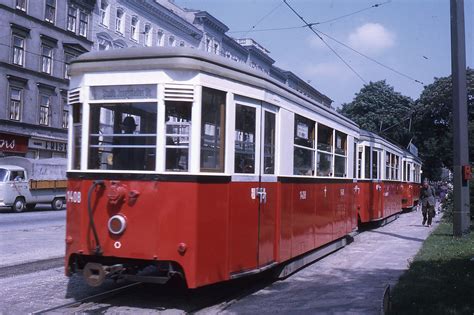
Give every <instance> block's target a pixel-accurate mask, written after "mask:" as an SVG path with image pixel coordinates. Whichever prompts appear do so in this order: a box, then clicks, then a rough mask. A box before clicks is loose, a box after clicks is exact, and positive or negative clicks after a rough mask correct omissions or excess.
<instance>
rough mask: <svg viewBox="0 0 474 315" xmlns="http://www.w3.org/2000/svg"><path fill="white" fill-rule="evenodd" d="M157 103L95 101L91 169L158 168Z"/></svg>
mask: <svg viewBox="0 0 474 315" xmlns="http://www.w3.org/2000/svg"><path fill="white" fill-rule="evenodd" d="M156 107H157V106H156V103H119V104H93V105H91V114H90V122H89V125H90V134H89V164H88V168H89V169H101V170H133V171H152V170H155V156H156Z"/></svg>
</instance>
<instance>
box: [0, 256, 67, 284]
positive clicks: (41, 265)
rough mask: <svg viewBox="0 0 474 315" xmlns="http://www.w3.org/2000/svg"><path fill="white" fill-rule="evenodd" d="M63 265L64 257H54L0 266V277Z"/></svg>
mask: <svg viewBox="0 0 474 315" xmlns="http://www.w3.org/2000/svg"><path fill="white" fill-rule="evenodd" d="M62 266H64V257H54V258H48V259H42V260H35V261H31V262H25V263H20V264H16V265H8V266H4V267H0V279H2V278H8V277H15V276H20V275H24V274H29V273H34V272H38V271H43V270H48V269H53V268H59V267H62Z"/></svg>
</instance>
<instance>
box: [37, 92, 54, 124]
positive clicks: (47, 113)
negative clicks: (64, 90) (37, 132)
mask: <svg viewBox="0 0 474 315" xmlns="http://www.w3.org/2000/svg"><path fill="white" fill-rule="evenodd" d="M51 98H52V97H51V94H47V93H44V92H40V93H39V100H38V103H39V121H38V123H39V125H41V126H50V125H51ZM44 99H47V100H48V101H47V103H46V104H43V103H42V102H43V100H44Z"/></svg>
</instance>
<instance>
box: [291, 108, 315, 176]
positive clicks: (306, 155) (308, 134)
mask: <svg viewBox="0 0 474 315" xmlns="http://www.w3.org/2000/svg"><path fill="white" fill-rule="evenodd" d="M314 132H315V122H314V121H312V120H310V119H307V118H305V117H302V116H299V115H295V128H294V139H295V140H294V150H293V174H294V175H309V176H312V175H314V153H315V152H314V140H315V135H314Z"/></svg>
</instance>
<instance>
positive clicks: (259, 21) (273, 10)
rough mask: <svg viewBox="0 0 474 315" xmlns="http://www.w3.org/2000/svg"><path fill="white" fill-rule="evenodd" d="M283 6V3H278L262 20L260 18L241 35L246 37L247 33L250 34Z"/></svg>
mask: <svg viewBox="0 0 474 315" xmlns="http://www.w3.org/2000/svg"><path fill="white" fill-rule="evenodd" d="M282 5H283V2H280V3H279V4H278V5H277V6H276V7H274V8H273V9H272V10H271V11H270V12H268V13H267V14H265V15H264V16H263V17H262V18H260V19H259V20H258V21H257V23H255V24H254V25H253V26H252V27H251V28H250V29H249V30H248V31H247V32H245V33H244V34H243V37H245V36H247V34H248V33H250V32H251V31H252V30H254V29H255V27H257V25H258V24H260V23H261V22H262V21H263V20H265V19H266V18H267V17H268V16H270V15H271V14H272V13H273V12H275V11H276V10H277V9H278V8H279V7H281V6H282Z"/></svg>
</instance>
